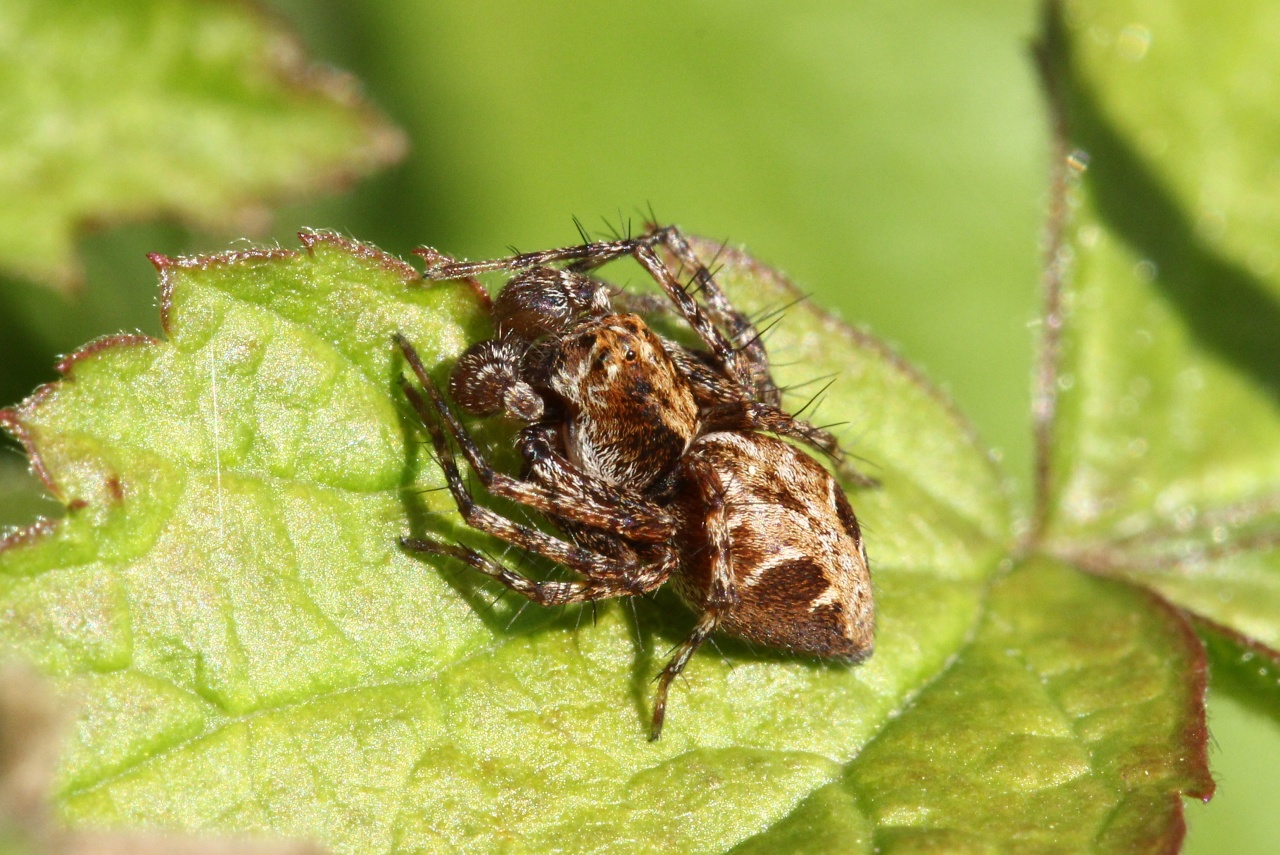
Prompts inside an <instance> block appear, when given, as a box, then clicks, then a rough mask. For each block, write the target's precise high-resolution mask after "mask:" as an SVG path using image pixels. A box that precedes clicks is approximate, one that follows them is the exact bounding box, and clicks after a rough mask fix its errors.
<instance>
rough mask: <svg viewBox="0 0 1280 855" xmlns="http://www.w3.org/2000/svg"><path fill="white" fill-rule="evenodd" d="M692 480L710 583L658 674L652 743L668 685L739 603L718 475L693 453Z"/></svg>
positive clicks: (658, 731)
mask: <svg viewBox="0 0 1280 855" xmlns="http://www.w3.org/2000/svg"><path fill="white" fill-rule="evenodd" d="M687 465H688V466H689V469H690V471H691V474H693V476H694V477H692V478H691V479H690V481H691V482H692V483H694V484H696V485H697V490H698V492H699V493H700V497H701V499H702V502H703V507H706V508H707V517H706V523H705V531H706V538H707V552H708V557H709V559H710V567H711V584H710V588H709V590H708V591H707V597H706V601H705V602H704V603H703V612H702V617H700V618H699V619H698V623H697V625H696V626H694V628H693V631H692V632H691V633H689V635H688V636H687V637H686V638H685V640H684V641H682V642H680V645H679V647H677V648H676V652H675V655H674V656H672V657H671V661H670V662H668V663H667V665H666V667H665V668H663V669H662V673H661V674H659V675H658V691H657V694H656V695H655V697H654V700H653V724H652V726H651V727H650V729H649V740H650V741H653V740H655V739H657V738H658V737H659V736H661V735H662V722H663V719H665V718H666V714H667V692H668V691H669V690H670V688H671V683H672V681H673V680H675V678H676V677H678V676H679V675H680V672H681V671H683V670H684V667H685V666H686V665H688V664H689V658H690V657H692V656H693V653H694V651H695V650H697V649H698V647H699V646H700V645H701V644H702V642H704V641H706V640H707V637H708V636H709V635H711V633H713V632H715V629H716V626H717V625H718V624H719V623H720V618H721V616H722V614H723V613H724V612H725V611H727V610H729V609H731V608H733V606H734V605H735V604H736V603H737V602H738V592H737V589H736V587H735V586H734V583H733V567H732V566H731V563H730V546H731V532H730V529H729V513H728V508H727V506H726V504H725V500H724V495H725V489H724V484H723V482H722V481H721V479H720V475H719V473H718V472H717V471H716V469H715V467H714V466H713V465H711V464H710V463H709V462H707V461H704V460H702V459H700V458H698V457H697V452H696V451H695V452H693V454H692V455H691V457H690V460H689V462H688V464H687Z"/></svg>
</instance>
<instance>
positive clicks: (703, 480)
mask: <svg viewBox="0 0 1280 855" xmlns="http://www.w3.org/2000/svg"><path fill="white" fill-rule="evenodd" d="M660 253H661V254H660ZM423 254H424V256H425V257H426V258H427V261H428V268H427V271H426V276H427V278H429V279H432V280H438V281H440V280H469V281H470V282H471V284H472V285H473V286H475V287H481V286H479V284H478V282H476V280H475V279H474V277H475V276H477V275H479V274H483V273H491V272H498V271H501V272H507V273H513V274H515V275H514V276H513V277H512V278H511V279H510V280H509V281H508V283H507V284H506V285H505V286H504V288H503V289H502V291H501V292H500V293H499V295H498V297H497V298H496V300H495V301H494V303H493V313H494V320H495V325H496V328H497V334H496V335H495V337H494V338H492V339H488V340H485V341H482V342H479V343H477V344H476V345H473V346H472V347H471V348H470V349H469V350H468V351H467V352H466V353H465V354H464V355H463V356H462V357H461V358H460V359H459V360H458V362H457V363H456V364H455V365H454V368H453V371H452V374H451V377H450V384H449V385H450V392H451V395H452V397H453V400H454V402H455V404H456V405H457V406H459V407H460V408H462V409H463V410H465V411H467V412H470V413H472V414H474V415H494V414H503V415H505V416H507V417H508V418H512V419H515V420H517V421H520V422H524V423H525V427H524V428H522V429H521V430H520V432H519V435H518V439H517V445H518V448H519V451H520V453H521V455H522V457H523V459H524V461H525V471H524V473H523V475H522V476H521V477H513V476H511V475H508V474H505V473H502V472H498V471H496V470H495V469H494V468H493V467H492V466H491V465H490V464H489V462H488V461H487V460H486V458H485V456H484V454H483V453H482V452H481V450H480V448H479V447H478V446H477V445H476V443H475V442H474V441H473V440H472V438H471V437H470V435H469V434H468V433H467V430H466V429H465V428H464V427H463V426H462V424H461V422H460V421H459V420H458V418H457V416H456V415H455V413H454V412H453V410H452V409H451V407H450V406H449V405H448V404H447V403H446V402H445V399H444V396H443V395H442V393H441V392H440V390H439V389H438V388H437V387H436V385H435V384H434V383H433V381H432V380H431V378H430V377H429V376H428V375H427V372H426V370H425V368H424V366H423V364H422V361H421V359H420V358H419V356H418V354H417V352H416V351H415V350H414V348H413V346H412V345H411V344H410V343H409V342H408V341H406V340H405V339H404V338H402V337H399V336H398V337H397V342H398V345H399V347H400V349H401V351H402V352H403V354H404V357H405V359H406V361H407V363H408V365H409V367H410V368H411V369H412V372H413V374H414V376H415V377H416V379H417V384H418V385H417V386H415V385H413V384H412V383H410V382H409V381H408V380H407V379H406V378H402V384H403V387H404V392H405V395H406V397H407V398H408V400H409V402H410V403H411V405H412V406H413V408H414V409H415V410H416V412H417V414H418V416H419V417H420V418H421V420H422V422H423V424H424V425H425V426H426V428H427V431H428V433H429V435H430V438H431V442H432V445H433V446H434V449H435V453H436V456H437V457H438V459H439V462H440V465H441V468H442V469H443V471H444V474H445V478H446V481H447V482H448V487H449V490H450V492H451V493H452V496H453V499H454V501H455V502H456V504H457V507H458V510H459V512H460V513H461V514H462V517H463V519H464V521H465V522H466V523H467V525H469V526H470V527H472V528H475V529H478V530H480V531H484V532H487V533H489V534H491V535H493V536H495V537H498V538H500V539H502V540H504V541H506V542H508V543H510V544H513V545H514V546H516V547H519V548H521V549H524V550H527V551H529V552H532V553H536V554H538V555H542V556H544V557H546V558H549V559H551V560H552V561H555V562H558V563H559V564H562V565H563V566H565V567H567V568H569V569H570V570H572V571H573V572H574V573H576V574H577V575H578V576H580V577H581V579H579V580H575V581H567V582H566V581H536V580H533V579H530V578H528V577H526V576H523V575H520V574H518V573H516V572H513V571H512V570H510V569H508V568H507V567H505V566H503V565H502V564H500V563H499V562H497V561H495V560H493V559H492V558H490V557H488V556H486V555H483V554H481V553H480V552H478V551H476V550H474V549H471V548H469V547H466V546H463V545H460V544H454V543H445V542H442V541H439V540H433V539H425V538H413V537H405V538H402V539H401V543H402V544H403V546H404V547H405V548H407V549H409V550H412V551H415V552H427V553H434V554H437V555H444V556H451V557H453V558H456V559H458V560H460V561H462V562H464V563H466V564H468V565H470V566H471V567H472V568H474V569H475V570H477V571H479V572H480V573H483V574H484V575H486V576H488V577H490V578H492V579H495V580H497V581H498V582H500V583H501V584H503V585H505V586H506V587H507V588H509V589H511V590H512V591H515V592H516V593H518V594H520V595H522V596H524V597H527V598H528V599H529V600H531V601H533V602H535V603H539V604H541V605H546V606H551V605H561V604H566V603H580V602H587V601H594V600H599V599H605V598H610V597H629V596H636V595H639V594H644V593H648V592H650V591H653V590H654V589H656V588H658V587H659V586H661V585H662V584H663V583H664V582H666V581H667V580H668V579H670V580H671V581H672V583H673V585H674V587H675V589H676V591H677V593H678V594H679V595H680V597H681V598H682V599H683V600H684V601H685V603H687V604H688V605H689V607H690V608H691V609H692V610H693V611H694V612H695V613H696V614H697V615H698V621H697V624H696V626H695V627H694V629H693V631H692V632H691V633H690V634H689V636H688V637H687V638H686V639H685V640H684V641H683V642H682V643H681V644H680V645H678V646H677V647H676V649H675V651H674V655H673V656H672V658H671V660H670V661H669V662H668V663H667V665H666V667H665V668H664V669H663V670H662V672H661V674H660V675H659V676H658V678H657V682H658V688H657V693H656V697H655V700H654V707H653V722H652V728H651V731H650V739H657V738H658V736H659V734H660V733H661V731H662V725H663V719H664V716H665V710H666V703H667V693H668V690H669V688H670V685H671V682H672V681H673V680H674V679H675V677H676V676H677V675H679V674H680V672H681V671H682V670H683V669H684V667H685V665H686V664H687V663H688V661H689V659H690V657H691V656H692V655H693V653H694V651H695V650H696V649H697V648H698V646H699V645H700V644H702V642H703V641H704V640H706V638H707V637H708V636H710V635H711V634H712V633H713V632H715V631H722V632H725V633H727V634H729V635H732V636H736V637H739V638H743V639H746V640H748V641H751V642H755V643H759V644H762V645H765V646H768V647H774V648H783V649H787V650H791V651H795V652H797V653H802V654H807V655H812V656H817V657H820V658H824V659H835V660H841V661H846V662H851V663H852V662H859V661H862V660H863V659H865V658H866V657H867V656H869V655H870V654H871V650H872V645H873V640H874V621H875V618H874V609H875V607H874V601H873V599H872V592H871V580H870V574H869V570H868V565H867V558H866V552H865V550H864V548H863V543H862V535H861V531H860V529H859V526H858V522H857V519H856V518H855V516H854V513H853V510H852V508H851V507H850V505H849V502H848V500H847V499H846V497H845V495H844V493H843V491H842V490H841V488H840V486H839V484H838V483H837V481H836V479H835V478H834V477H833V476H832V475H831V474H830V473H829V472H828V471H827V470H826V469H825V468H823V467H822V466H821V465H820V464H819V463H818V462H817V461H816V460H814V459H813V458H812V457H811V456H810V455H808V454H806V453H805V452H804V451H803V450H801V449H800V448H799V447H797V446H796V445H793V444H789V443H786V442H783V441H781V439H779V438H778V437H789V438H792V439H795V440H798V441H799V442H802V443H804V444H806V445H808V446H810V447H812V448H814V449H816V450H817V451H819V452H821V453H824V454H827V455H830V456H832V457H834V458H836V459H839V458H840V451H839V447H838V445H837V443H836V441H835V439H834V438H833V437H832V436H831V435H830V434H828V433H826V432H825V431H823V430H821V429H818V428H815V427H813V426H812V425H809V424H808V423H806V422H804V421H801V420H800V419H798V418H795V417H794V416H792V415H789V414H788V413H786V412H785V411H784V410H782V408H781V394H780V392H779V390H778V387H777V385H776V384H775V383H774V381H773V378H772V376H771V374H770V371H769V364H768V360H767V357H766V354H765V350H764V346H763V344H762V343H761V341H760V334H759V332H758V331H757V330H756V328H755V326H754V325H753V324H752V323H751V321H750V320H748V319H747V318H746V317H745V316H744V315H743V314H742V313H740V312H739V311H738V310H736V309H735V308H734V307H733V306H732V304H730V302H729V301H728V299H727V298H726V297H725V295H724V293H723V292H722V291H721V290H720V288H719V286H718V285H717V284H716V282H715V279H714V277H713V276H712V274H711V273H710V272H709V271H708V269H707V268H706V267H705V266H704V265H703V264H702V263H701V261H699V259H698V258H697V257H696V255H695V253H694V252H693V250H692V248H691V247H690V245H689V243H688V241H687V240H686V239H685V237H684V236H683V235H682V234H681V232H680V231H679V230H678V229H677V228H675V227H670V226H669V227H657V226H650V227H649V228H648V230H647V231H646V232H645V233H644V234H643V235H641V236H639V237H635V238H627V239H620V240H614V241H598V242H590V241H586V242H584V243H583V244H580V245H576V246H570V247H565V248H562V249H552V250H546V251H542V252H533V253H526V254H520V255H513V256H510V257H506V258H500V259H495V260H492V261H481V262H458V261H454V260H452V259H449V258H447V257H446V256H443V255H440V254H438V253H435V252H434V251H432V250H425V251H424V252H423ZM624 256H632V257H634V258H635V259H636V260H637V261H638V262H639V263H640V265H641V266H642V267H643V268H644V269H645V270H646V271H647V272H648V274H649V275H650V276H652V277H653V279H654V280H655V281H656V282H657V283H658V285H659V286H661V288H662V291H663V293H664V295H665V298H666V301H667V302H666V303H661V302H658V303H654V302H649V303H644V301H643V300H642V299H637V298H631V301H632V303H633V304H634V305H642V307H643V308H644V309H645V310H646V311H655V310H662V309H663V308H665V309H666V310H667V311H674V313H675V314H676V316H677V317H679V318H682V319H683V320H684V321H685V322H686V323H687V324H688V325H689V327H691V328H692V330H693V331H694V333H695V334H696V335H697V337H698V339H699V340H700V341H701V343H702V346H703V347H704V348H705V350H703V349H692V348H686V347H683V346H681V345H679V344H677V343H675V342H673V341H671V340H668V339H665V338H662V337H660V336H658V335H657V334H656V333H655V332H654V331H653V330H651V329H650V328H649V327H648V325H647V324H646V323H645V321H644V320H643V319H642V318H641V317H640V316H639V315H638V314H634V313H630V312H616V311H615V310H614V307H613V305H612V301H613V300H614V299H616V298H617V297H619V296H623V295H618V294H615V293H611V288H610V286H608V285H607V284H606V283H604V282H603V281H601V280H599V279H596V278H594V277H592V276H591V275H590V271H591V270H593V269H594V268H597V267H599V266H601V265H603V264H606V263H608V262H610V261H613V260H615V259H619V258H622V257H624ZM664 256H665V258H666V259H673V260H674V261H675V262H677V263H678V265H679V267H680V268H682V269H684V270H688V271H691V273H692V278H691V282H690V285H691V286H692V287H690V288H686V287H685V286H683V285H682V284H681V283H680V280H679V273H678V272H677V270H675V269H673V265H672V264H671V263H669V262H668V261H667V260H664ZM695 294H696V295H697V296H696V297H695ZM455 445H456V447H457V449H458V451H460V452H461V454H462V456H463V457H464V458H465V459H466V461H467V463H468V465H469V466H470V467H471V470H472V471H473V472H474V473H475V475H476V476H477V478H478V479H479V481H480V483H481V484H482V485H483V487H484V489H485V490H487V491H488V492H489V493H490V494H491V495H494V496H501V497H504V498H507V499H510V500H513V501H515V502H517V503H519V504H521V505H523V506H525V507H527V508H530V509H533V510H536V511H539V512H541V513H542V514H544V515H545V516H546V517H547V518H548V519H549V520H550V521H551V522H552V523H554V525H555V526H556V528H558V529H559V530H560V532H561V533H562V534H563V536H556V535H551V534H547V533H544V532H542V531H539V530H536V529H533V528H530V527H528V526H525V525H521V524H518V523H516V522H514V521H513V520H510V519H508V518H506V517H504V516H502V515H500V514H498V513H496V512H495V511H493V510H490V509H488V508H486V507H484V506H482V505H479V504H477V503H476V501H475V500H474V498H473V497H472V493H471V491H470V489H469V488H468V486H467V484H466V482H465V481H464V480H463V477H462V475H461V473H460V471H459V468H458V464H457V460H456V452H455V450H454V446H455ZM854 477H855V479H857V480H859V481H861V482H862V483H864V484H865V483H868V482H869V479H865V478H862V477H861V476H858V475H856V474H855V475H854Z"/></svg>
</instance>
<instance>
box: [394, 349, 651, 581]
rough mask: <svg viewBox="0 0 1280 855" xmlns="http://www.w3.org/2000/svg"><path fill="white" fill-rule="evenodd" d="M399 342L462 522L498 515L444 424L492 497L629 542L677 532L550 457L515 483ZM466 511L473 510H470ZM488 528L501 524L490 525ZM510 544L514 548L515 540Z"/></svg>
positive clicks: (644, 506) (647, 506) (408, 391)
mask: <svg viewBox="0 0 1280 855" xmlns="http://www.w3.org/2000/svg"><path fill="white" fill-rule="evenodd" d="M396 341H397V343H398V344H399V346H400V349H401V351H402V352H403V353H404V356H405V359H406V360H407V361H408V363H409V365H410V367H411V368H412V369H413V373H414V375H415V376H416V377H417V378H418V382H419V383H421V384H422V388H423V390H424V391H425V392H426V394H427V397H428V398H430V404H428V402H427V401H424V400H423V398H422V396H421V395H420V394H419V393H418V390H417V389H415V388H413V386H412V385H411V384H410V383H408V382H407V381H405V382H404V383H403V387H404V393H405V397H406V398H407V399H408V400H409V403H410V404H411V405H412V406H413V408H414V410H415V411H416V412H417V413H418V416H419V418H421V420H422V422H423V424H424V425H426V427H427V431H428V433H429V434H430V435H431V442H432V444H433V445H434V447H435V451H436V456H437V457H438V458H439V460H440V465H441V468H442V469H444V471H445V478H446V480H447V481H448V483H449V487H450V491H451V492H453V494H454V499H455V500H456V501H457V503H458V509H459V511H460V512H462V513H463V516H464V517H466V516H467V514H468V513H471V514H474V515H475V516H476V518H477V519H480V518H486V519H487V517H486V516H485V515H486V514H489V515H491V516H493V517H497V516H498V515H497V514H494V513H493V512H491V511H487V509H484V508H480V507H479V506H476V505H475V502H474V500H473V499H472V498H471V496H470V493H469V491H467V489H466V487H465V486H464V485H463V482H462V477H461V475H460V474H459V473H458V467H457V463H456V462H455V461H454V457H453V451H452V449H451V448H450V447H449V443H448V442H447V440H446V438H445V435H444V431H443V430H442V429H441V424H443V425H444V426H445V428H446V429H448V431H449V433H450V434H451V435H452V436H453V439H454V441H455V442H457V443H458V447H459V448H460V449H461V450H462V454H463V456H464V457H465V458H466V460H467V462H468V463H469V464H470V465H471V468H472V470H473V471H474V472H475V473H476V475H477V476H478V477H479V478H480V482H481V483H482V484H483V485H484V487H485V489H486V490H488V491H489V493H491V494H492V495H495V496H500V497H502V498H507V499H511V500H513V501H516V502H519V503H520V504H522V505H525V506H527V507H531V508H533V509H534V510H538V511H541V512H542V513H545V514H549V515H551V516H555V517H559V518H561V519H564V520H568V521H570V522H574V523H578V524H580V525H584V526H587V527H588V528H592V529H598V530H601V531H605V532H608V533H610V534H615V535H618V536H620V537H625V538H627V539H629V540H635V541H641V542H647V543H661V542H664V541H666V540H668V539H669V538H670V537H671V536H672V535H673V534H674V532H675V527H676V523H675V519H674V517H672V516H671V514H669V513H668V512H667V511H665V510H664V509H663V508H661V507H660V506H658V505H657V504H655V503H652V502H648V501H644V500H641V499H638V498H633V497H628V496H624V495H623V494H622V493H621V492H620V491H618V490H613V489H611V488H608V487H607V485H596V484H595V483H594V482H593V481H592V479H589V478H586V477H584V476H583V475H582V474H581V473H579V472H577V471H576V470H574V469H572V468H571V467H569V466H567V465H566V466H559V467H556V466H555V462H554V460H553V459H551V458H550V456H549V455H548V456H546V457H544V458H542V459H539V460H537V461H535V463H536V464H541V471H540V474H541V475H542V476H543V477H541V478H539V479H537V480H521V479H518V478H512V477H511V476H510V475H506V474H504V473H502V472H498V471H496V470H494V468H493V467H492V466H491V465H490V464H489V462H488V461H487V460H485V458H484V455H483V454H482V453H481V452H480V449H479V447H477V446H476V444H475V441H474V440H472V438H471V436H470V435H469V434H468V433H467V431H466V428H464V427H463V426H462V424H461V423H460V422H459V421H458V418H457V416H456V415H454V413H453V411H452V410H451V409H450V408H449V405H448V404H446V403H445V401H444V398H443V397H442V396H441V395H440V392H439V390H438V389H436V387H435V384H434V383H433V382H432V380H431V378H430V377H429V376H428V375H427V372H426V369H425V368H424V367H423V365H422V360H421V359H420V358H419V357H418V353H417V351H416V350H414V348H413V345H411V344H409V342H408V341H406V340H405V339H404V338H403V337H400V336H397V338H396ZM467 508H470V510H468V509H467ZM500 519H502V518H500ZM468 523H469V524H471V525H472V526H473V527H479V526H477V525H476V523H474V522H472V521H471V520H470V519H468ZM489 524H491V525H495V526H496V525H497V523H493V522H492V521H490V523H489ZM516 528H517V529H523V528H524V527H523V526H517V527H516ZM491 533H493V534H496V535H497V536H499V537H502V538H503V539H504V540H510V539H509V538H508V537H506V536H504V535H503V534H502V533H501V532H500V531H499V530H494V531H492V532H491ZM510 542H513V543H514V542H515V541H510ZM518 545H519V544H518ZM548 557H553V558H555V556H550V555H549V556H548ZM555 560H558V561H561V563H565V564H568V563H569V562H567V561H564V560H563V559H561V558H555ZM584 575H587V574H584Z"/></svg>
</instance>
